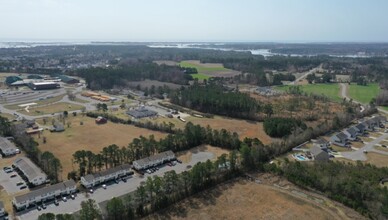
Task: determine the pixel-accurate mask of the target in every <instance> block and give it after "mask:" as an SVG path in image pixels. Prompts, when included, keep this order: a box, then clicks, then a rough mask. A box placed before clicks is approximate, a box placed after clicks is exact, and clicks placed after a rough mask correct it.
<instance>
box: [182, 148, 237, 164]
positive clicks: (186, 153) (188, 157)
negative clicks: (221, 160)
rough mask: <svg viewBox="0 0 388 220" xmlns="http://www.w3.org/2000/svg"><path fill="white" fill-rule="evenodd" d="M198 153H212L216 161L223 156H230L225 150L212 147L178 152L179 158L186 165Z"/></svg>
mask: <svg viewBox="0 0 388 220" xmlns="http://www.w3.org/2000/svg"><path fill="white" fill-rule="evenodd" d="M197 152H210V153H212V154H214V160H216V159H217V158H218V157H219V156H221V155H222V154H229V151H228V150H225V149H222V148H219V147H213V146H210V145H201V146H198V147H194V148H191V149H190V150H186V151H181V152H178V153H177V157H178V158H179V159H180V160H181V161H182V162H184V163H190V161H191V158H192V157H191V156H192V155H193V154H194V153H197Z"/></svg>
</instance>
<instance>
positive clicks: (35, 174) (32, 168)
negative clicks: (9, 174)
mask: <svg viewBox="0 0 388 220" xmlns="http://www.w3.org/2000/svg"><path fill="white" fill-rule="evenodd" d="M13 165H14V166H15V167H16V168H17V169H18V170H20V171H21V172H22V173H23V175H24V176H25V177H26V178H27V179H28V182H29V183H31V184H32V185H34V186H38V185H42V184H44V183H46V182H47V175H46V174H45V173H43V171H42V170H41V169H40V168H39V167H37V166H36V165H35V164H34V163H33V162H32V161H31V160H30V159H28V158H27V157H20V158H18V159H16V160H15V161H14V162H13Z"/></svg>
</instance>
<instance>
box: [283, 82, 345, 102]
mask: <svg viewBox="0 0 388 220" xmlns="http://www.w3.org/2000/svg"><path fill="white" fill-rule="evenodd" d="M289 87H290V86H288V85H287V86H277V87H275V88H276V89H278V90H281V91H288V88H289ZM300 87H301V89H302V91H303V92H306V93H309V94H310V93H312V94H316V95H325V96H327V97H329V98H330V99H332V100H333V101H337V102H340V101H342V98H341V96H340V87H339V84H336V83H332V84H308V85H300Z"/></svg>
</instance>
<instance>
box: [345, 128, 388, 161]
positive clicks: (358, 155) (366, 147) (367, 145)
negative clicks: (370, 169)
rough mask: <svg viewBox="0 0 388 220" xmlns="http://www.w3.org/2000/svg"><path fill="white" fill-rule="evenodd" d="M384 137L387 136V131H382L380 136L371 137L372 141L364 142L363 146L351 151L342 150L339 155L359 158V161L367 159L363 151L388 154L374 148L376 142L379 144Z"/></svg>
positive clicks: (354, 158) (351, 158)
mask: <svg viewBox="0 0 388 220" xmlns="http://www.w3.org/2000/svg"><path fill="white" fill-rule="evenodd" d="M386 138H388V133H382V135H381V136H380V137H377V138H376V139H373V141H371V142H368V143H365V145H364V147H362V148H360V149H358V150H356V151H352V152H342V153H341V155H342V156H343V157H345V158H347V159H350V160H361V161H365V160H367V159H368V158H367V157H366V154H365V153H364V151H367V152H375V153H379V154H383V155H388V152H385V151H381V150H376V149H375V148H374V146H375V145H376V144H379V143H380V142H381V141H383V140H385V139H386Z"/></svg>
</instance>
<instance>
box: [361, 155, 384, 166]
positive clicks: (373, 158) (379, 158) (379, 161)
mask: <svg viewBox="0 0 388 220" xmlns="http://www.w3.org/2000/svg"><path fill="white" fill-rule="evenodd" d="M367 157H368V159H367V161H366V162H367V163H370V164H373V165H375V166H377V167H388V156H386V155H382V154H378V153H374V152H369V153H368V155H367Z"/></svg>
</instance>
